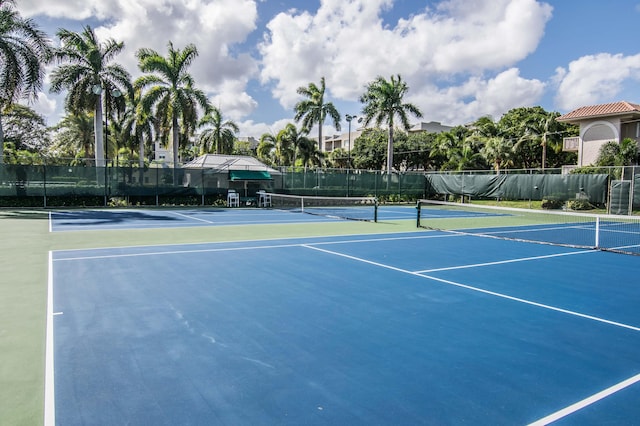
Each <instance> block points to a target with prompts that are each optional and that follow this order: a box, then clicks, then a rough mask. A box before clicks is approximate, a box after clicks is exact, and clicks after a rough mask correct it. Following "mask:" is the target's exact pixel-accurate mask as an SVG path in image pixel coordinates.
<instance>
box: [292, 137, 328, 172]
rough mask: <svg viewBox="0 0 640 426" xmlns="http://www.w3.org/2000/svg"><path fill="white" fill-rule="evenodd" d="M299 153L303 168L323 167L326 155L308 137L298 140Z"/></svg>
mask: <svg viewBox="0 0 640 426" xmlns="http://www.w3.org/2000/svg"><path fill="white" fill-rule="evenodd" d="M298 153H299V154H300V160H301V161H302V166H303V167H305V168H306V167H308V166H318V167H319V166H322V164H323V162H324V158H325V157H324V153H323V152H322V151H320V150H319V149H318V145H316V143H315V142H314V141H312V140H311V139H309V138H307V137H302V138H300V139H299V140H298Z"/></svg>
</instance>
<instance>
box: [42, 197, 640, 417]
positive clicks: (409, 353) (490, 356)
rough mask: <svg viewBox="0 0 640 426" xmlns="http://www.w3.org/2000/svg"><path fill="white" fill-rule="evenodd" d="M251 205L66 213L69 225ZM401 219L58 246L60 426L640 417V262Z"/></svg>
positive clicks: (55, 338)
mask: <svg viewBox="0 0 640 426" xmlns="http://www.w3.org/2000/svg"><path fill="white" fill-rule="evenodd" d="M240 210H242V211H240ZM240 210H233V212H227V211H200V210H199V211H198V213H197V215H196V214H195V213H191V212H189V211H184V210H183V211H180V212H181V214H183V215H185V216H187V218H185V217H182V216H179V215H178V217H177V218H175V219H167V217H172V216H170V215H171V214H172V213H169V212H154V213H153V214H151V213H149V212H147V211H143V212H141V211H135V212H134V213H136V212H137V213H141V214H144V215H147V214H149V215H150V216H154V215H155V214H156V213H157V214H158V215H159V216H160V219H156V218H155V217H146V216H145V217H142V218H141V217H131V215H130V213H128V212H122V211H120V213H125V214H124V215H123V217H122V218H121V219H118V220H113V219H110V218H109V217H107V218H104V217H92V218H86V217H76V218H73V219H74V220H70V219H71V218H69V217H68V216H66V213H63V214H61V215H60V216H57V215H56V214H52V218H51V220H52V222H51V223H52V224H53V225H50V228H51V229H52V230H54V231H65V230H77V229H92V230H93V231H95V230H96V229H101V228H100V227H101V226H105V223H109V224H110V225H108V226H111V227H113V226H114V225H115V223H116V222H118V223H117V226H123V227H124V226H125V225H126V229H131V227H137V226H139V225H140V224H147V223H149V224H151V225H153V226H154V227H156V226H158V225H162V227H164V226H165V225H166V226H169V227H171V226H172V224H173V223H175V222H181V221H187V220H188V221H189V223H190V224H191V225H190V226H192V227H193V226H201V225H200V224H195V223H194V222H200V221H201V220H202V219H203V218H209V216H207V215H209V214H210V215H211V217H213V216H215V215H218V214H219V215H221V216H222V215H227V214H228V215H231V214H232V213H234V214H236V213H238V214H244V210H247V209H240ZM395 210H398V211H395ZM247 211H249V210H247ZM250 211H251V212H252V213H250V214H255V215H257V216H260V215H264V216H269V215H271V214H272V213H278V214H280V215H285V216H286V215H289V216H295V217H296V218H298V217H300V218H306V215H292V214H291V213H288V212H273V211H268V210H267V211H263V210H260V209H254V210H250ZM383 212H384V208H381V211H380V214H381V217H384V213H383ZM108 213H114V212H112V211H109V212H108ZM115 213H118V211H115ZM192 214H193V215H194V217H197V219H194V217H191V215H192ZM201 214H202V215H203V216H201ZM390 214H394V215H395V214H397V215H399V216H401V217H402V216H404V215H407V216H409V217H408V218H407V219H411V220H412V221H414V220H415V214H416V213H415V208H412V207H404V210H402V209H391V211H390ZM127 215H129V216H127ZM106 216H108V215H106ZM216 217H217V216H216ZM225 217H226V216H225ZM229 217H230V216H229ZM393 217H397V216H393ZM257 218H258V217H257ZM312 218H313V220H316V221H317V220H319V219H318V217H315V216H313V217H312ZM198 219H200V220H198ZM264 219H265V221H264V222H260V223H261V224H263V225H264V224H267V225H268V221H269V220H270V219H266V218H264ZM495 219H496V220H501V218H500V217H499V216H498V217H497V218H495ZM75 220H79V221H80V223H77V222H76V225H78V226H79V228H73V226H76V225H73V223H74V221H75ZM206 220H209V219H206ZM234 220H235V219H234ZM296 220H306V219H296ZM388 220H391V219H388ZM445 220H449V219H445ZM211 221H212V222H213V220H211ZM383 221H384V220H383ZM203 223H204V222H203ZM234 223H235V224H238V222H234ZM205 225H206V223H205ZM269 226H270V225H269ZM283 226H297V225H296V224H292V225H283ZM318 226H323V224H322V223H320V224H318ZM332 226H333V225H332ZM393 226H394V225H385V224H384V223H378V224H374V223H366V224H363V225H360V224H359V223H357V224H354V225H353V226H352V227H349V228H347V227H345V228H342V229H343V232H342V235H331V236H327V235H328V234H327V232H321V231H319V232H318V234H317V235H310V234H307V235H301V236H290V237H287V238H273V239H266V238H263V237H262V235H256V236H255V237H254V238H251V237H245V238H244V239H241V240H234V241H231V240H229V241H221V242H208V241H201V242H198V243H181V244H139V245H130V246H128V247H121V246H118V245H117V244H112V246H111V247H103V248H91V247H87V244H85V245H84V246H85V247H84V248H82V249H73V250H62V249H58V250H53V251H51V254H50V263H49V264H50V274H49V277H50V281H49V298H48V300H49V305H48V313H47V321H48V329H47V330H48V335H47V342H48V344H47V360H46V361H47V383H46V397H45V423H47V424H64V425H68V424H71V425H75V424H95V423H100V424H172V425H173V424H223V425H224V424H228V425H244V424H247V425H249V424H250V425H255V424H284V425H289V424H290V425H300V424H309V425H328V424H332V425H334V424H366V425H372V424H380V425H409V424H411V425H413V424H438V425H440V424H469V423H472V424H491V425H495V424H509V425H511V424H531V423H537V424H549V423H552V422H554V421H555V422H557V423H558V424H581V425H583V424H604V423H607V424H629V423H633V422H634V421H636V420H637V419H638V418H640V406H639V405H638V404H637V401H638V398H640V384H639V383H638V382H639V381H640V357H638V353H639V352H640V311H639V310H638V309H637V307H638V305H639V303H640V288H639V287H638V281H637V271H638V270H639V269H638V267H639V266H640V257H637V256H626V255H621V254H614V253H608V252H602V251H597V250H589V249H579V248H572V247H559V246H553V245H541V244H531V243H525V242H521V241H506V240H501V239H495V238H486V237H482V236H474V235H469V234H463V233H452V232H441V231H426V230H420V231H416V232H391V229H393ZM413 226H414V227H415V225H413ZM96 227H97V228H96ZM376 227H377V228H376ZM248 228H250V226H249V227H248ZM185 229H186V228H185ZM197 229H202V230H203V231H202V232H211V234H210V235H213V233H214V232H215V231H216V229H217V228H216V227H213V228H211V230H210V231H209V230H208V229H209V228H197ZM256 229H262V228H256ZM283 229H284V228H283ZM296 229H297V228H296ZM316 229H319V230H321V229H322V228H316ZM331 229H335V228H331ZM364 229H366V233H362V234H360V233H358V231H360V230H364ZM376 229H377V230H378V231H377V232H376ZM398 229H400V230H402V229H407V227H401V226H399V227H398ZM414 229H415V228H414ZM347 230H350V232H348V231H347ZM98 232H102V233H101V234H99V235H110V233H111V232H119V231H117V230H114V231H110V230H109V231H98ZM120 232H124V231H120ZM151 232H153V231H151ZM176 232H177V231H176ZM52 234H55V236H56V237H58V238H62V237H64V234H65V232H53V233H52ZM249 234H251V233H250V232H249ZM91 235H92V236H93V235H94V234H93V233H92V234H91ZM118 235H120V234H118ZM245 235H247V234H245Z"/></svg>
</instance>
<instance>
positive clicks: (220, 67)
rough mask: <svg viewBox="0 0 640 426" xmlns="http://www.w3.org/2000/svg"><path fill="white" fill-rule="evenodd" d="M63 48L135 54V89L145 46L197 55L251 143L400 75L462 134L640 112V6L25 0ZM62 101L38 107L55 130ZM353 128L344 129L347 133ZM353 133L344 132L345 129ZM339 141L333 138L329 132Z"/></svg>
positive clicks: (433, 114) (216, 98) (201, 71)
mask: <svg viewBox="0 0 640 426" xmlns="http://www.w3.org/2000/svg"><path fill="white" fill-rule="evenodd" d="M17 6H18V10H19V11H20V12H21V14H22V15H23V16H24V17H30V18H33V19H34V20H35V21H36V23H37V24H38V25H39V26H40V27H41V29H43V30H45V31H46V32H47V33H48V34H49V36H50V37H51V39H52V40H53V42H54V44H57V43H58V41H57V37H56V32H57V31H58V29H59V28H65V29H68V30H72V31H78V32H80V31H82V28H83V26H85V25H90V26H92V27H93V28H95V30H96V33H97V34H98V36H99V38H100V39H102V40H106V39H107V38H113V39H115V40H117V41H123V42H124V43H125V50H124V51H123V53H122V54H121V55H120V56H118V57H117V62H119V63H121V64H122V65H124V66H125V67H126V68H127V69H128V70H129V72H130V73H131V74H132V75H133V77H134V78H135V77H137V76H138V75H139V71H138V68H137V63H136V60H135V52H136V51H137V50H138V49H139V48H141V47H147V48H152V49H155V50H157V51H158V52H160V53H161V54H163V55H166V52H167V44H168V42H169V41H171V42H173V44H174V46H175V47H178V48H183V47H184V46H185V45H187V44H189V43H193V44H195V45H196V47H197V48H198V51H199V56H198V58H197V59H196V61H195V62H194V64H193V65H192V68H191V73H192V74H193V76H194V77H195V80H196V84H197V85H198V86H199V87H200V88H201V89H203V90H205V91H206V92H207V93H208V95H209V96H210V99H211V101H212V102H213V104H214V105H216V106H219V107H220V108H221V110H222V111H223V114H224V116H225V117H226V118H231V119H233V120H235V121H236V123H238V125H239V126H240V128H241V132H240V134H239V136H255V137H259V136H260V135H261V134H263V133H265V132H274V131H278V130H279V129H281V128H282V127H284V125H285V124H286V123H287V122H290V121H292V117H293V106H294V105H295V103H296V102H297V101H298V100H299V98H298V95H297V94H296V88H297V87H300V86H306V85H308V84H309V82H315V83H319V81H320V78H321V77H323V76H324V77H325V79H326V84H327V94H326V98H327V99H328V100H329V101H332V102H333V103H334V104H335V105H336V107H337V108H338V110H339V111H340V113H341V114H342V115H343V116H344V114H356V115H358V114H359V112H360V110H361V104H360V103H359V102H358V97H359V96H360V95H361V94H362V93H363V91H364V87H365V86H366V84H367V83H368V82H370V81H372V80H373V79H374V78H375V77H376V76H379V75H381V76H383V77H386V78H389V77H390V76H391V75H395V74H400V75H401V76H402V78H403V79H404V80H405V81H407V83H408V85H409V92H408V95H407V98H406V100H407V101H409V102H412V103H414V104H416V105H417V106H419V107H420V109H421V110H422V112H423V114H424V117H423V121H439V122H442V123H443V124H448V125H456V124H463V123H467V122H469V121H473V120H475V119H477V118H478V117H481V116H483V115H491V116H492V117H494V118H495V119H498V118H499V117H500V116H501V115H502V114H503V113H504V112H506V111H508V110H509V109H511V108H514V107H520V106H534V105H541V106H543V107H544V108H545V109H547V110H549V111H559V112H561V113H564V112H568V111H570V110H571V109H573V108H576V107H579V106H583V105H588V104H595V103H604V102H612V101H618V100H627V101H630V102H640V84H639V83H640V81H639V80H640V50H639V49H638V47H637V46H638V45H637V39H636V32H637V28H638V22H640V1H636V0H607V1H606V2H605V1H602V0H581V1H569V0H546V1H542V0H539V1H536V0H441V1H437V0H135V1H131V0H109V1H104V0H46V1H45V0H18V2H17ZM62 104H63V99H62V98H61V97H59V96H56V95H53V94H51V93H49V92H48V88H45V90H44V91H43V93H42V94H41V96H40V98H39V100H38V102H37V104H36V106H35V108H36V109H37V110H38V111H39V112H40V113H42V114H44V115H45V117H47V119H48V122H49V124H55V123H56V122H57V121H58V120H59V118H60V116H61V115H62V114H63V111H62ZM343 126H346V123H343ZM343 130H344V129H343ZM326 131H327V132H328V133H332V132H334V129H333V128H332V127H329V126H328V127H327V130H326Z"/></svg>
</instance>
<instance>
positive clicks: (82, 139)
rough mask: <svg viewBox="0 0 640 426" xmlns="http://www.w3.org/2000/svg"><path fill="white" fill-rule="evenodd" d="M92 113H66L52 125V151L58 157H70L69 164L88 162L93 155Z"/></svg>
mask: <svg viewBox="0 0 640 426" xmlns="http://www.w3.org/2000/svg"><path fill="white" fill-rule="evenodd" d="M93 123H94V117H93V113H88V112H78V113H76V114H67V115H66V116H65V117H64V118H63V119H62V121H60V123H58V125H57V126H55V127H54V131H55V133H54V138H53V148H52V151H53V152H54V153H56V155H57V156H58V157H62V158H72V159H73V161H72V162H71V165H78V164H81V163H83V162H84V163H85V165H88V163H89V162H90V160H89V157H90V156H91V155H93V149H92V145H93V142H94V140H95V134H94V126H93Z"/></svg>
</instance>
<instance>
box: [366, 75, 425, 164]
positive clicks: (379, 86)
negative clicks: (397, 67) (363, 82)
mask: <svg viewBox="0 0 640 426" xmlns="http://www.w3.org/2000/svg"><path fill="white" fill-rule="evenodd" d="M408 90H409V87H408V86H407V84H406V83H405V82H404V81H402V77H401V76H400V75H399V74H398V75H397V76H391V80H390V81H387V80H386V79H385V78H384V77H380V76H379V77H377V78H376V79H375V80H374V81H373V82H371V83H369V84H368V85H367V89H366V92H365V93H364V94H363V95H362V96H360V102H361V103H363V104H364V107H363V110H362V112H363V114H364V124H363V126H364V127H367V125H369V123H371V121H373V120H375V123H376V126H378V127H379V126H380V125H381V124H383V123H385V124H386V125H387V129H388V142H387V173H388V174H390V173H391V170H392V168H393V131H394V127H395V124H394V120H395V117H396V116H397V117H398V118H399V120H400V123H401V124H402V126H403V127H404V129H405V130H409V127H410V125H409V118H408V116H407V114H409V113H411V114H413V115H415V116H416V117H418V118H421V117H422V112H420V110H419V109H418V107H416V106H415V105H413V104H410V103H404V102H403V98H404V95H405V94H406V93H407V91H408Z"/></svg>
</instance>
